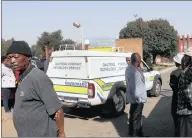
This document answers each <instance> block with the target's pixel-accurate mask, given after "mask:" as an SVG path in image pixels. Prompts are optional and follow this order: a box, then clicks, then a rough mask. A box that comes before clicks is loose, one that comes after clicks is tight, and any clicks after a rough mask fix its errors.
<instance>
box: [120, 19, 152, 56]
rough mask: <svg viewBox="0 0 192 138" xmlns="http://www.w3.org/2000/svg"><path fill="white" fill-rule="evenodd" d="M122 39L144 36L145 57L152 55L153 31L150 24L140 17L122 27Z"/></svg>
mask: <svg viewBox="0 0 192 138" xmlns="http://www.w3.org/2000/svg"><path fill="white" fill-rule="evenodd" d="M119 38H120V39H125V38H142V40H143V58H144V59H147V58H148V57H150V52H151V45H152V43H153V38H154V35H153V32H152V31H151V29H150V27H149V25H148V24H147V23H146V22H144V21H143V19H142V18H139V19H137V20H135V21H132V22H128V23H127V25H126V26H125V27H124V28H123V29H121V31H120V33H119Z"/></svg>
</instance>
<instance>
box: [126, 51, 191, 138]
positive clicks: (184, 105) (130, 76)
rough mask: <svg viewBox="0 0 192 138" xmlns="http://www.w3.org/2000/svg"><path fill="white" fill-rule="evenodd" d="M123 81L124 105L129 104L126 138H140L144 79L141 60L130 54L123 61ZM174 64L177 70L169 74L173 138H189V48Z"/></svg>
mask: <svg viewBox="0 0 192 138" xmlns="http://www.w3.org/2000/svg"><path fill="white" fill-rule="evenodd" d="M126 60H127V62H128V63H129V66H128V67H127V68H126V72H125V79H126V87H127V103H129V104H130V105H131V106H130V111H129V115H130V117H129V136H131V137H143V136H144V134H143V132H142V111H143V107H144V103H145V102H146V101H147V92H146V87H145V78H144V74H143V71H142V68H141V66H140V64H141V57H140V55H139V54H138V53H133V54H132V55H131V59H126ZM173 60H174V61H175V65H176V67H177V69H176V70H174V71H173V72H172V73H171V74H170V87H171V88H172V90H173V96H172V105H171V114H172V117H173V121H174V126H175V127H174V128H175V136H176V137H192V47H189V48H188V49H187V50H186V51H185V52H184V53H178V54H177V55H176V56H175V57H174V58H173Z"/></svg>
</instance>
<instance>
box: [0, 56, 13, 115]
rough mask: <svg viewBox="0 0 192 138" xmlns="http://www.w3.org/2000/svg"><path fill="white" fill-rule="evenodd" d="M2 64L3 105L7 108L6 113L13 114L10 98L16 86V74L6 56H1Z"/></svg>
mask: <svg viewBox="0 0 192 138" xmlns="http://www.w3.org/2000/svg"><path fill="white" fill-rule="evenodd" d="M1 64H2V72H1V80H2V85H1V88H2V94H3V106H4V109H5V113H6V114H7V115H12V111H11V107H10V103H9V98H10V96H11V91H12V90H13V88H15V76H14V74H13V71H12V70H11V69H10V68H9V67H8V66H7V65H8V61H7V58H6V57H5V56H3V57H1Z"/></svg>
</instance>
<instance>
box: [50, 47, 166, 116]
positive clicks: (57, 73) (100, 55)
mask: <svg viewBox="0 0 192 138" xmlns="http://www.w3.org/2000/svg"><path fill="white" fill-rule="evenodd" d="M131 54H132V53H117V52H99V51H81V50H64V51H55V52H53V53H52V55H51V59H50V63H49V67H48V71H47V75H48V76H49V78H50V79H51V80H52V82H53V85H54V89H55V91H56V93H57V95H58V97H59V99H60V100H61V101H62V102H63V104H64V105H66V106H68V107H75V108H90V107H92V106H96V105H101V107H102V113H104V114H108V115H114V116H118V115H120V114H122V113H123V112H124V110H125V107H126V82H125V69H126V67H127V66H128V63H127V61H126V59H127V58H130V57H131ZM142 68H143V71H144V76H145V80H146V88H147V92H148V93H150V94H151V95H154V96H159V94H160V93H161V85H162V79H161V75H160V73H159V72H158V71H153V70H152V69H150V68H149V67H148V65H147V64H146V63H145V62H144V61H142Z"/></svg>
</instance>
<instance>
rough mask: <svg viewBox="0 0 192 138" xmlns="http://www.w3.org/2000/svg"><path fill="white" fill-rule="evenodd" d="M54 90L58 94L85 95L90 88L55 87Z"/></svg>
mask: <svg viewBox="0 0 192 138" xmlns="http://www.w3.org/2000/svg"><path fill="white" fill-rule="evenodd" d="M53 88H54V89H55V91H56V92H63V93H74V94H84V95H86V94H87V93H88V88H86V87H74V86H65V85H57V84H55V85H53Z"/></svg>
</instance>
